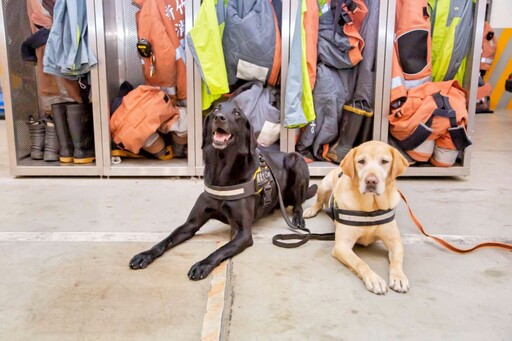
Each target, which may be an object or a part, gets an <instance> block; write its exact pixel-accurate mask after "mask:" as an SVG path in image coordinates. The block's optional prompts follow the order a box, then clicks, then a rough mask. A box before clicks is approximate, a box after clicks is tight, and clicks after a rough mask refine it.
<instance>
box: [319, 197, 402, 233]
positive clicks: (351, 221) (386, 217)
mask: <svg viewBox="0 0 512 341" xmlns="http://www.w3.org/2000/svg"><path fill="white" fill-rule="evenodd" d="M330 203H331V204H330V206H331V208H329V209H327V210H326V213H327V214H328V215H329V217H331V219H332V220H335V221H337V222H338V223H340V224H344V225H350V226H375V225H382V224H386V223H389V222H390V221H393V219H395V209H394V208H390V209H389V210H376V211H370V212H367V211H353V210H345V209H341V208H338V207H337V206H336V203H335V201H334V195H332V196H331V200H330Z"/></svg>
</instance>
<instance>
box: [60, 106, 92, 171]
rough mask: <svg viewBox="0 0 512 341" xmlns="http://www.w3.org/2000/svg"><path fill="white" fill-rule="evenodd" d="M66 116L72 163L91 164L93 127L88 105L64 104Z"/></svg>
mask: <svg viewBox="0 0 512 341" xmlns="http://www.w3.org/2000/svg"><path fill="white" fill-rule="evenodd" d="M66 114H67V121H68V127H69V133H70V135H71V140H72V141H73V162H74V163H78V164H83V163H91V162H93V161H94V159H95V155H94V126H93V121H92V111H91V106H90V104H82V103H72V104H66Z"/></svg>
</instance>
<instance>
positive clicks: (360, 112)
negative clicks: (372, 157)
mask: <svg viewBox="0 0 512 341" xmlns="http://www.w3.org/2000/svg"><path fill="white" fill-rule="evenodd" d="M357 102H358V104H356V103H355V102H354V103H353V104H351V105H344V106H343V112H342V114H341V124H340V134H339V136H338V141H336V143H334V145H332V146H331V148H329V151H328V152H327V157H328V158H329V159H330V160H331V161H333V162H336V163H340V162H341V160H343V158H344V157H345V156H346V155H347V154H348V152H349V151H350V149H352V148H353V147H354V146H355V143H356V139H357V136H358V135H359V132H360V130H361V127H362V126H363V121H364V119H365V117H371V116H373V111H372V110H371V109H370V108H368V107H365V106H363V105H362V104H361V102H360V101H357Z"/></svg>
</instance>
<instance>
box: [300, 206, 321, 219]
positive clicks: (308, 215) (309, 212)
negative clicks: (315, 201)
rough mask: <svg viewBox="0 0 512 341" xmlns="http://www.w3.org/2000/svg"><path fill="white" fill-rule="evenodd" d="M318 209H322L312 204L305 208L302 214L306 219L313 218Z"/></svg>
mask: <svg viewBox="0 0 512 341" xmlns="http://www.w3.org/2000/svg"><path fill="white" fill-rule="evenodd" d="M318 211H320V210H319V209H318V208H316V206H311V207H308V208H306V209H305V210H304V213H302V216H303V217H304V218H306V219H307V218H313V217H314V216H316V214H317V213H318Z"/></svg>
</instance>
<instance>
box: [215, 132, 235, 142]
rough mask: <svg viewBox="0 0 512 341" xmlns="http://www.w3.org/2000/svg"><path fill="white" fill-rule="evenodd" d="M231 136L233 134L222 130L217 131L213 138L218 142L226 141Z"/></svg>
mask: <svg viewBox="0 0 512 341" xmlns="http://www.w3.org/2000/svg"><path fill="white" fill-rule="evenodd" d="M230 137H231V134H226V133H223V132H220V131H216V132H215V134H214V135H213V139H214V140H215V141H217V142H226V141H227V140H229V138H230Z"/></svg>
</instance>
